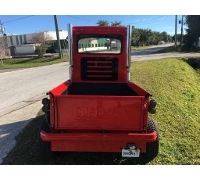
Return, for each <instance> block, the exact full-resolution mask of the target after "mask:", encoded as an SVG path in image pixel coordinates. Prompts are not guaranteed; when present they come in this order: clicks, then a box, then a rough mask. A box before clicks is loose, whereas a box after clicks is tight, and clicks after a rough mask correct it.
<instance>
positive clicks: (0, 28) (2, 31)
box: [0, 20, 4, 37]
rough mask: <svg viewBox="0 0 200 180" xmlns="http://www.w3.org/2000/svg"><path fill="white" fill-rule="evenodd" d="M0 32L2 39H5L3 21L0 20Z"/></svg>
mask: <svg viewBox="0 0 200 180" xmlns="http://www.w3.org/2000/svg"><path fill="white" fill-rule="evenodd" d="M0 32H1V34H2V37H3V34H4V28H3V24H2V22H1V20H0Z"/></svg>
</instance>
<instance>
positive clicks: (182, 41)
mask: <svg viewBox="0 0 200 180" xmlns="http://www.w3.org/2000/svg"><path fill="white" fill-rule="evenodd" d="M182 42H183V15H182V20H181V44H182Z"/></svg>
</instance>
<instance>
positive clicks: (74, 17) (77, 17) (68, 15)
mask: <svg viewBox="0 0 200 180" xmlns="http://www.w3.org/2000/svg"><path fill="white" fill-rule="evenodd" d="M66 16H69V17H73V18H76V19H80V20H84V21H90V22H96V21H92V20H88V19H82V18H79V17H76V16H71V15H66Z"/></svg>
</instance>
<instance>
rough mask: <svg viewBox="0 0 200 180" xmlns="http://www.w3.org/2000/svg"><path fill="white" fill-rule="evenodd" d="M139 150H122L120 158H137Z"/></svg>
mask: <svg viewBox="0 0 200 180" xmlns="http://www.w3.org/2000/svg"><path fill="white" fill-rule="evenodd" d="M139 156H140V150H139V149H122V157H139Z"/></svg>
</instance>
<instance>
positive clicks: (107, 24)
mask: <svg viewBox="0 0 200 180" xmlns="http://www.w3.org/2000/svg"><path fill="white" fill-rule="evenodd" d="M97 25H98V26H109V22H108V21H107V20H99V21H98V22H97Z"/></svg>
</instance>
